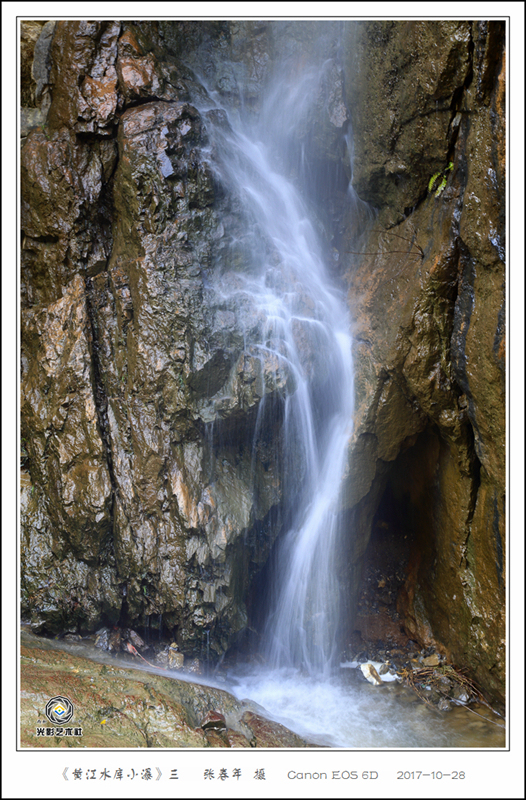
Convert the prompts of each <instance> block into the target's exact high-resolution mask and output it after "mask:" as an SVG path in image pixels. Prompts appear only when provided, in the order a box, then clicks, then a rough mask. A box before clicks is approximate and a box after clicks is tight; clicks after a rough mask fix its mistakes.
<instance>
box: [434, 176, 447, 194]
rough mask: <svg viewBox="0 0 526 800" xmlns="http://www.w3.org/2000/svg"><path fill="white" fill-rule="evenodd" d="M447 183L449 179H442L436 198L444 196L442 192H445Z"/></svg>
mask: <svg viewBox="0 0 526 800" xmlns="http://www.w3.org/2000/svg"><path fill="white" fill-rule="evenodd" d="M446 183H447V178H442V180H441V182H440V186H439V187H438V189H437V190H436V192H435V197H439V196H440V195H441V194H442V192H443V191H444V187H445V185H446Z"/></svg>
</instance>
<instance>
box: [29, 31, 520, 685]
mask: <svg viewBox="0 0 526 800" xmlns="http://www.w3.org/2000/svg"><path fill="white" fill-rule="evenodd" d="M35 26H37V27H35ZM40 28H41V30H39V29H40ZM313 33H314V29H313V28H312V26H311V25H310V24H309V23H304V24H303V26H299V27H298V28H291V26H290V24H289V23H281V24H280V25H278V26H277V27H272V26H271V25H269V24H268V23H263V22H261V23H260V22H253V23H252V22H247V23H241V22H222V23H193V22H181V23H167V22H158V23H157V22H141V23H130V22H123V23H120V22H57V23H47V24H46V25H44V26H41V25H40V23H38V24H32V23H23V31H22V35H23V39H24V48H23V51H22V59H23V69H22V76H23V87H22V103H23V106H24V108H23V114H22V117H23V124H22V135H23V140H22V155H21V167H22V228H23V231H22V273H21V293H22V401H21V412H22V481H21V485H22V548H21V554H22V608H23V613H24V615H26V616H27V617H28V618H29V619H31V621H32V622H33V624H34V626H35V628H36V629H37V630H40V631H43V632H47V633H55V632H59V631H60V632H63V631H71V632H74V631H76V630H77V629H81V630H88V631H92V630H95V629H96V628H97V627H98V626H100V624H101V623H102V622H104V623H108V622H110V623H114V624H116V623H118V622H121V623H122V624H125V623H126V624H132V623H133V624H134V625H138V624H142V625H144V626H150V627H156V628H159V626H161V628H162V630H166V631H169V632H170V634H171V635H172V636H174V637H175V638H176V639H177V640H178V642H179V644H180V646H181V647H182V648H183V649H185V650H186V651H188V652H192V653H194V654H199V653H201V651H202V649H203V647H204V646H205V643H209V644H210V647H211V649H212V653H213V654H214V655H216V656H219V655H221V654H222V653H224V652H225V651H226V650H227V649H228V648H229V647H231V646H232V644H233V643H234V642H235V641H236V638H237V637H238V636H239V635H240V634H241V633H242V632H243V631H244V630H245V629H246V627H247V625H248V624H249V622H250V623H252V622H253V620H254V619H255V618H256V617H257V613H256V611H257V609H256V608H255V607H256V606H257V592H258V590H259V589H258V587H260V586H261V585H262V581H260V583H258V582H257V576H258V574H259V575H263V576H264V572H263V573H262V572H261V570H262V568H263V567H264V565H265V564H266V562H267V560H268V556H269V553H270V551H271V548H272V544H273V541H274V540H275V539H276V537H277V536H279V533H280V530H281V526H282V517H281V511H282V495H283V480H284V478H283V475H282V474H281V470H280V460H281V459H280V455H281V454H280V420H279V407H280V406H279V396H280V392H282V390H283V388H284V387H285V386H286V385H287V382H288V381H289V376H287V374H286V373H283V374H281V373H280V371H279V370H277V369H276V365H275V364H274V363H272V361H271V360H269V361H268V363H265V365H264V369H263V370H262V371H261V370H258V369H256V367H255V364H254V361H253V359H251V358H250V354H247V352H246V351H245V346H244V342H245V334H246V331H247V329H248V328H250V326H256V327H257V326H258V325H260V324H261V320H259V319H258V317H257V314H255V313H254V309H253V308H252V307H251V306H250V305H249V304H243V303H241V304H236V305H234V304H233V303H232V302H231V300H230V299H228V298H225V295H224V293H223V292H222V291H221V280H220V279H224V280H227V277H226V275H221V269H222V267H221V265H222V264H225V263H228V264H229V265H230V267H231V268H233V272H231V273H229V275H230V277H229V278H228V280H233V278H232V275H234V276H235V274H236V271H237V272H238V273H243V271H244V270H247V269H250V258H251V256H250V253H249V252H248V248H247V243H246V242H244V240H243V230H244V223H245V213H246V212H245V210H244V209H243V208H242V207H241V206H240V204H239V203H238V202H237V201H236V199H235V198H234V197H233V196H232V193H231V192H229V187H228V182H227V181H225V180H224V178H223V177H222V176H221V174H220V172H219V171H217V170H214V169H212V168H211V153H212V160H213V145H212V142H211V140H210V138H209V134H208V130H209V128H210V126H211V125H212V124H213V125H214V126H221V125H225V126H227V125H228V123H227V121H226V119H221V114H220V113H219V112H217V111H211V112H202V113H201V112H199V111H198V110H197V107H196V105H197V104H196V103H195V98H199V97H203V96H205V92H204V89H202V88H200V81H201V80H204V79H205V77H206V82H207V86H208V91H215V92H218V93H219V96H220V97H224V98H228V101H229V103H230V104H231V105H234V106H235V105H236V103H237V104H244V106H246V107H249V108H250V109H252V110H253V112H254V114H256V113H257V110H258V107H259V105H260V103H261V102H262V92H263V87H264V85H265V80H266V79H267V77H268V75H269V74H270V71H271V69H272V64H273V58H274V55H275V52H276V49H277V48H278V46H279V47H283V43H285V44H286V47H287V48H288V50H289V52H290V53H299V54H301V49H302V48H306V47H309V41H310V38H311V37H312V36H313ZM325 35H326V37H327V44H326V46H327V48H328V51H330V52H331V53H336V52H337V51H338V48H339V51H340V52H341V53H342V54H343V57H342V59H341V62H342V66H341V67H336V66H335V67H334V70H333V73H331V78H330V85H328V86H327V87H325V88H324V93H323V95H320V99H319V102H318V103H317V104H315V108H316V111H315V114H314V116H313V117H312V118H311V119H310V120H309V121H308V124H307V127H306V129H305V130H303V131H300V133H299V134H298V136H299V139H300V140H301V141H300V142H299V143H300V144H302V145H303V147H304V151H305V152H306V154H307V157H308V158H310V160H311V163H312V165H313V167H312V180H313V182H314V184H316V185H319V187H320V192H321V194H320V195H319V196H318V198H317V203H316V212H317V214H318V217H319V225H320V230H322V231H323V232H324V235H325V238H326V240H327V247H328V251H330V252H331V253H332V255H333V271H334V275H335V278H336V279H338V280H341V281H345V282H346V285H347V287H348V297H349V305H350V309H351V314H352V318H353V335H354V341H355V352H354V362H355V371H356V376H355V390H356V422H355V430H354V434H353V438H352V441H351V443H350V447H349V459H348V467H347V473H346V481H345V487H344V492H343V495H342V514H343V515H344V516H345V521H346V531H347V536H346V541H347V543H348V548H347V550H348V554H347V559H346V560H344V559H342V574H343V575H344V576H345V579H346V581H347V583H348V585H349V587H350V595H351V598H350V599H351V603H350V607H351V609H352V608H353V607H354V604H353V602H352V601H353V599H355V598H356V597H357V595H358V591H359V587H360V580H361V575H362V569H363V561H364V557H365V556H366V554H367V548H368V547H370V546H371V543H374V538H375V531H376V530H377V529H378V526H379V524H380V523H381V524H382V525H383V526H384V530H385V529H388V530H389V531H390V534H391V538H390V540H389V541H390V544H389V546H390V547H392V548H393V550H394V552H397V548H400V552H402V550H403V552H404V559H405V560H404V562H403V564H402V567H403V580H402V581H401V584H400V587H399V591H398V595H397V608H398V615H399V618H400V625H402V626H403V627H404V628H405V630H406V631H407V632H408V633H409V635H411V636H412V637H413V638H414V639H416V640H417V641H419V642H421V643H422V644H429V643H434V644H436V645H437V646H438V647H439V648H441V649H442V650H443V651H444V652H446V653H447V654H448V655H449V657H450V658H452V659H453V660H454V661H455V663H457V665H458V666H460V667H465V668H466V669H468V670H469V671H470V673H471V674H472V676H473V677H474V678H475V679H476V680H477V681H478V682H479V683H480V685H481V686H482V688H484V689H485V691H486V692H487V693H488V694H489V695H490V696H492V697H493V698H495V699H502V698H503V696H504V665H505V650H504V599H505V474H506V471H505V466H506V465H505V448H504V444H505V399H504V397H505V395H504V393H505V305H504V300H505V270H504V261H503V259H504V252H505V250H504V248H505V229H504V226H505V217H504V197H505V137H504V135H505V117H504V112H505V85H504V77H505V54H504V41H505V40H504V28H503V24H501V23H498V22H483V21H479V22H407V23H406V22H393V23H391V22H378V23H377V22H367V23H352V24H351V23H347V24H346V25H345V26H343V29H342V30H340V27H339V26H337V27H336V26H332V25H330V26H328V27H327V29H326V32H325ZM183 53H184V63H183ZM335 63H336V61H335ZM350 126H352V140H353V154H352V158H349V155H348V153H349V151H348V149H347V147H346V146H345V142H346V141H348V140H349V134H350V130H351V127H350ZM346 137H347V139H346ZM349 181H351V187H352V188H351V189H348V184H349ZM321 187H323V188H321ZM373 217H374V221H373ZM364 230H366V231H367V234H366V238H367V241H365V239H364V235H363V232H364ZM234 279H235V278H234ZM299 337H300V334H299ZM307 350H308V348H307ZM308 357H310V356H309V353H308V352H306V358H308ZM263 395H265V396H266V397H267V398H270V401H271V402H270V405H271V406H272V405H273V404H272V397H273V396H274V395H275V403H274V407H273V413H272V414H269V416H268V419H267V420H263V422H265V423H266V424H261V423H262V421H261V419H260V418H259V417H260V416H261V414H260V413H259V410H260V408H261V407H262V406H261V399H262V397H263ZM268 407H269V404H268V403H266V405H265V408H268ZM258 415H259V416H258ZM256 424H257V426H258V431H260V434H259V438H257V440H256V442H255V444H254V441H253V438H254V431H255V429H256ZM247 604H248V612H247ZM353 614H354V612H353V611H351V612H350V616H349V620H348V623H347V628H348V632H349V633H350V632H351V631H352V630H353V625H354V623H353Z"/></svg>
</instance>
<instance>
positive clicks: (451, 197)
mask: <svg viewBox="0 0 526 800" xmlns="http://www.w3.org/2000/svg"><path fill="white" fill-rule="evenodd" d="M347 35H348V40H347V47H346V52H347V53H348V59H347V62H346V86H347V92H348V95H347V101H348V106H349V108H350V109H351V110H352V125H353V138H354V162H353V186H354V188H355V190H356V192H357V193H358V194H359V195H360V196H361V197H362V198H363V199H364V200H366V201H367V202H369V203H370V204H371V205H372V206H373V207H375V209H376V219H375V221H374V223H372V226H371V227H372V230H371V233H370V237H369V241H368V242H367V243H366V244H364V245H363V247H362V248H361V251H363V252H365V253H367V255H363V256H362V257H360V256H358V255H357V254H355V253H351V254H350V255H348V256H347V258H348V259H349V268H348V270H347V274H346V277H347V280H348V284H349V295H348V296H349V304H350V307H351V311H352V315H353V321H354V323H353V324H354V338H355V353H354V358H355V369H356V391H357V415H356V428H355V432H354V437H353V442H352V444H351V448H350V455H349V466H348V478H347V491H346V501H345V502H346V504H347V505H348V506H350V507H351V508H353V509H354V512H353V528H354V531H355V534H353V533H352V532H351V531H349V536H353V535H356V536H357V543H356V544H354V545H353V546H352V548H351V550H352V554H351V561H352V563H353V566H352V572H353V574H354V575H357V574H359V573H360V564H361V563H362V559H363V555H364V553H365V551H366V548H367V543H368V541H369V536H370V532H371V525H372V523H373V520H374V515H375V513H376V511H377V510H378V508H379V506H380V504H381V502H382V497H383V496H384V494H385V493H387V492H388V493H389V494H393V495H394V496H395V497H396V498H397V501H396V502H397V504H398V505H397V507H398V511H399V512H400V513H399V515H398V517H400V515H402V520H403V521H402V522H400V518H398V519H397V520H396V522H395V520H394V519H391V520H390V523H389V524H391V525H392V526H396V529H397V532H398V535H399V537H400V538H407V536H409V537H410V538H411V540H412V542H413V545H412V556H411V559H410V563H409V566H408V569H407V576H406V581H405V586H404V589H403V591H402V592H401V593H400V595H399V598H398V610H399V612H400V613H401V617H402V620H403V626H404V628H405V630H406V632H407V633H408V634H409V635H410V636H411V637H412V638H414V639H416V640H417V641H419V642H420V643H421V644H422V645H426V644H430V643H433V644H435V645H436V646H438V647H439V648H441V649H442V651H443V652H444V653H447V654H448V656H449V657H450V658H451V659H452V660H453V661H454V662H455V663H457V664H458V666H460V667H462V668H465V669H467V670H468V671H469V672H470V674H471V675H472V676H473V677H474V678H475V680H477V681H478V682H479V683H480V685H481V686H482V687H483V688H484V689H485V691H487V692H488V694H489V695H491V696H492V697H493V698H494V699H498V700H502V699H503V697H504V692H505V644H504V638H505V597H506V595H505V540H506V535H505V534H506V528H505V481H506V461H505V431H506V428H505V330H504V326H505V264H504V256H505V249H504V248H505V244H504V242H505V218H504V200H505V141H504V132H505V90H504V80H505V53H504V43H505V37H504V23H499V22H482V21H481V22H403V23H391V22H370V23H360V24H358V25H355V26H353V27H352V28H348V29H347ZM437 173H438V174H437ZM433 177H434V180H433ZM431 184H432V185H431ZM346 249H347V250H348V251H353V250H356V247H355V246H353V242H352V241H349V243H348V244H347V246H346ZM369 498H370V499H369ZM386 524H387V523H386ZM356 585H357V584H356V582H355V583H354V586H355V587H356ZM351 627H352V626H351Z"/></svg>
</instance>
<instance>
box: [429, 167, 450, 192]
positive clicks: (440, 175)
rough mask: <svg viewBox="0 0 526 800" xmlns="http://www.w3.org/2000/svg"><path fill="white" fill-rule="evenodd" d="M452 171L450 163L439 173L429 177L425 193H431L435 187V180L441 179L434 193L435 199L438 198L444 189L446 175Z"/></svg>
mask: <svg viewBox="0 0 526 800" xmlns="http://www.w3.org/2000/svg"><path fill="white" fill-rule="evenodd" d="M452 169H453V162H452V161H450V162H449V164H448V165H447V167H446V168H445V169H442V170H440V171H439V172H435V174H434V175H432V176H431V177H430V179H429V183H428V184H427V191H428V192H431V191H432V190H433V187H434V186H435V184H436V182H437V180H438V179H439V178H442V180H441V181H440V183H439V184H438V188H437V189H436V191H435V197H440V195H441V194H442V192H443V191H444V189H445V188H446V183H447V179H448V176H447V173H448V172H451V170H452Z"/></svg>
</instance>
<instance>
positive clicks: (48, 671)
mask: <svg viewBox="0 0 526 800" xmlns="http://www.w3.org/2000/svg"><path fill="white" fill-rule="evenodd" d="M60 695H61V696H64V695H65V696H66V697H68V698H69V699H70V700H71V702H72V703H73V705H74V708H75V715H74V718H73V720H72V722H71V724H72V725H74V726H75V727H81V728H82V737H80V736H78V737H74V736H71V737H63V736H55V737H52V736H44V737H37V734H36V729H37V726H39V725H44V726H46V727H49V725H50V723H49V722H48V721H47V719H46V717H45V714H44V709H45V706H46V703H47V702H48V700H49V699H50V698H52V697H55V696H60ZM20 696H21V714H20V732H21V733H20V743H21V746H22V747H90V748H92V747H104V748H118V749H121V748H128V747H154V748H162V747H192V748H201V747H236V748H237V747H295V748H297V747H308V746H309V745H308V744H307V742H305V741H304V740H303V739H301V738H300V737H299V736H297V735H296V734H295V733H293V732H292V731H289V730H288V729H287V728H285V727H284V726H283V725H280V724H279V723H277V722H272V721H270V720H268V719H265V718H264V717H262V716H261V715H260V714H259V713H258V712H259V709H256V707H255V706H254V705H253V704H251V703H249V702H248V701H239V700H236V698H235V697H233V695H231V694H229V693H228V692H226V691H223V690H221V689H215V688H211V687H209V686H204V685H201V684H198V683H191V682H189V681H184V680H179V679H176V678H168V677H164V676H161V675H158V674H155V673H152V672H142V671H140V670H136V669H126V668H124V667H122V666H120V665H118V664H115V665H114V666H113V665H111V664H100V663H96V662H94V661H91V660H89V659H88V658H85V657H83V656H80V655H73V654H71V653H68V652H65V651H62V650H57V649H55V648H54V647H53V646H52V645H51V644H48V643H47V642H46V641H45V640H40V639H38V638H36V637H34V636H31V635H30V634H22V648H21V692H20Z"/></svg>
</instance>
